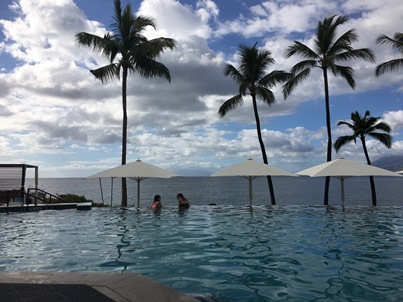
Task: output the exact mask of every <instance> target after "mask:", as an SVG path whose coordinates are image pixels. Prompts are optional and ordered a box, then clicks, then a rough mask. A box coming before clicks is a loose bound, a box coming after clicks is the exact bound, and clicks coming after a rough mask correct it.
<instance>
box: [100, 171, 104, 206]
mask: <svg viewBox="0 0 403 302" xmlns="http://www.w3.org/2000/svg"><path fill="white" fill-rule="evenodd" d="M99 187H100V188H101V199H102V205H104V193H103V192H102V182H101V177H100V178H99Z"/></svg>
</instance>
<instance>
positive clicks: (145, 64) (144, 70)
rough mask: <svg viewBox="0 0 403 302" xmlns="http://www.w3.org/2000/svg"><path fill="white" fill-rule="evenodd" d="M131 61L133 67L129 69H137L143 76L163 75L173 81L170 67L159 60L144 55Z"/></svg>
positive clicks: (132, 70) (133, 70) (131, 70)
mask: <svg viewBox="0 0 403 302" xmlns="http://www.w3.org/2000/svg"><path fill="white" fill-rule="evenodd" d="M130 63H131V64H130V65H131V68H129V70H130V72H131V73H133V72H135V71H137V72H138V73H139V74H140V75H141V76H143V77H145V78H151V77H163V78H165V79H167V80H168V81H169V82H171V74H170V72H169V69H168V68H167V67H166V66H165V65H164V64H162V63H160V62H157V61H155V60H153V59H150V58H148V57H144V58H142V59H138V60H136V61H135V62H130Z"/></svg>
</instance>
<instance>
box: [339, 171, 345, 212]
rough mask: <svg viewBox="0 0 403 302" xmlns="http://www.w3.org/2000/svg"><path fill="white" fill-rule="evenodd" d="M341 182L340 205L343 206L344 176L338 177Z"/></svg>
mask: <svg viewBox="0 0 403 302" xmlns="http://www.w3.org/2000/svg"><path fill="white" fill-rule="evenodd" d="M340 184H341V206H342V207H343V208H344V177H343V176H342V177H340Z"/></svg>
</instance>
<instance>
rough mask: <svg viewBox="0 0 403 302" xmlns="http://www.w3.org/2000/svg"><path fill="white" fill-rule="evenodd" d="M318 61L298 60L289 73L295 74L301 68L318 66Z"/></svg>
mask: <svg viewBox="0 0 403 302" xmlns="http://www.w3.org/2000/svg"><path fill="white" fill-rule="evenodd" d="M318 66H319V65H318V62H317V61H316V60H303V61H301V62H298V63H297V64H295V65H294V66H293V67H292V68H291V73H292V74H296V73H299V72H301V71H302V70H305V69H310V68H311V67H318Z"/></svg>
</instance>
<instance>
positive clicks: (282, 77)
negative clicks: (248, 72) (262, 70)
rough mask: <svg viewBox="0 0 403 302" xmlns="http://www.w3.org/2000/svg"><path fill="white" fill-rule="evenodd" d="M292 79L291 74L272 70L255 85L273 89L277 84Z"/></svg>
mask: <svg viewBox="0 0 403 302" xmlns="http://www.w3.org/2000/svg"><path fill="white" fill-rule="evenodd" d="M291 78H292V74H291V73H289V72H286V71H284V70H273V71H272V72H270V73H268V74H267V75H265V76H264V77H263V78H261V79H260V80H259V81H258V83H257V85H258V86H263V87H269V88H271V87H274V86H276V85H278V84H282V83H284V82H286V81H288V80H290V79H291Z"/></svg>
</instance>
